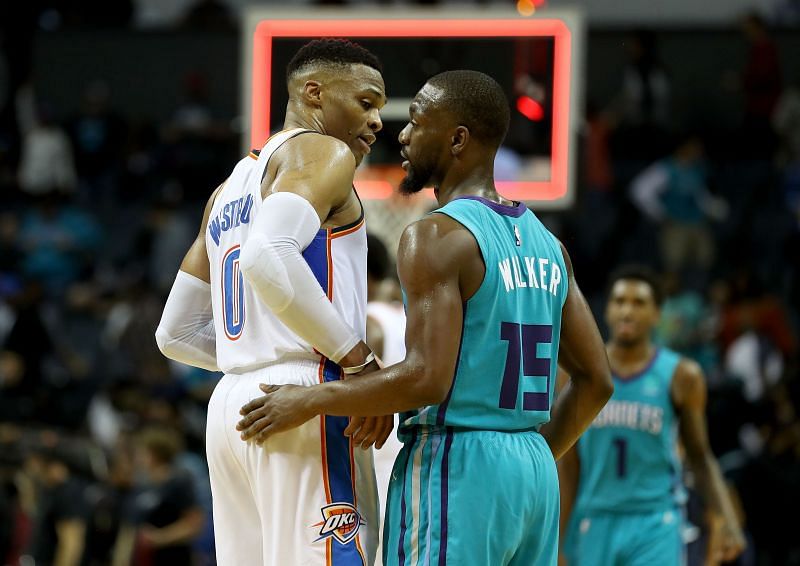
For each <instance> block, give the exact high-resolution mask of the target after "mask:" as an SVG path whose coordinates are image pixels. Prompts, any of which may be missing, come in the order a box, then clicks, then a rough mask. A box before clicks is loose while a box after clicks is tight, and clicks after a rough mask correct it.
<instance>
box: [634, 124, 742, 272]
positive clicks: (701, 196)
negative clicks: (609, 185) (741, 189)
mask: <svg viewBox="0 0 800 566" xmlns="http://www.w3.org/2000/svg"><path fill="white" fill-rule="evenodd" d="M706 178H707V169H706V162H705V149H704V146H703V142H702V141H701V140H700V139H699V138H698V137H696V136H688V137H686V138H684V139H683V140H682V141H681V143H680V144H679V145H678V147H677V148H676V149H675V151H674V152H673V153H672V154H671V155H670V156H669V157H667V158H665V159H662V160H659V161H657V162H656V163H654V164H653V165H651V166H650V167H648V168H647V169H645V170H644V171H643V172H641V173H640V174H639V175H637V176H636V177H635V178H634V179H633V181H632V182H631V187H630V191H631V199H632V200H633V202H634V203H635V204H636V206H637V207H638V208H639V209H640V210H641V212H643V213H644V214H645V215H646V216H647V217H649V218H650V219H651V220H652V221H653V222H655V223H656V224H658V225H659V239H660V243H661V254H662V259H663V260H664V264H665V267H666V269H667V271H669V272H672V273H678V274H681V275H682V276H685V271H686V270H687V269H692V270H693V271H692V274H693V275H694V276H695V279H697V278H698V277H702V275H698V274H707V272H708V269H709V268H710V267H711V264H712V262H713V261H714V238H713V235H712V232H711V227H710V225H709V221H710V220H711V219H720V218H722V217H723V216H724V215H725V213H726V210H727V207H726V204H725V202H724V201H722V200H721V199H719V198H716V197H714V196H712V194H711V193H710V192H709V190H708V187H707V182H706ZM704 282H705V281H701V282H699V283H704ZM695 283H698V282H695Z"/></svg>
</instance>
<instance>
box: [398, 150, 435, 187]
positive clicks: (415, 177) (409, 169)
mask: <svg viewBox="0 0 800 566" xmlns="http://www.w3.org/2000/svg"><path fill="white" fill-rule="evenodd" d="M400 156H401V157H402V158H403V160H404V161H403V164H402V167H403V170H404V171H405V172H406V176H405V177H403V180H402V181H400V187H399V190H400V193H401V194H404V195H413V194H416V193H418V192H420V191H421V190H422V189H424V188H425V187H427V186H429V185H430V180H431V178H432V177H433V167H430V166H426V165H424V164H419V163H418V162H415V161H411V159H409V157H408V154H407V152H406V150H405V149H403V150H402V151H401V152H400Z"/></svg>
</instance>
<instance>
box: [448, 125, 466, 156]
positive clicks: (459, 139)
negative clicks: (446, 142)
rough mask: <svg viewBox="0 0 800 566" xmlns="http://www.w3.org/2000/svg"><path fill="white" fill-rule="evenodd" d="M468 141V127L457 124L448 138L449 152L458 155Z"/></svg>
mask: <svg viewBox="0 0 800 566" xmlns="http://www.w3.org/2000/svg"><path fill="white" fill-rule="evenodd" d="M467 143H469V128H467V127H466V126H458V127H456V129H455V131H454V132H453V136H452V137H451V138H450V153H451V154H453V155H454V156H456V155H459V154H460V153H461V152H462V151H464V148H465V147H467Z"/></svg>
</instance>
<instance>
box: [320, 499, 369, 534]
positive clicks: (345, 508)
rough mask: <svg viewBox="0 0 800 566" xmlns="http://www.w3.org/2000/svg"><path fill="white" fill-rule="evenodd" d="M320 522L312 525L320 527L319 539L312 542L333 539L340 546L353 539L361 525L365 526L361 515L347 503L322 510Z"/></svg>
mask: <svg viewBox="0 0 800 566" xmlns="http://www.w3.org/2000/svg"><path fill="white" fill-rule="evenodd" d="M320 511H321V512H322V519H323V520H322V521H321V522H319V523H316V524H314V525H312V526H313V527H321V528H320V530H319V538H318V539H317V540H315V541H314V542H318V541H321V540H324V539H326V538H330V537H333V538H335V539H336V540H338V541H339V542H340V543H342V544H347V543H348V542H350V541H351V540H353V539H354V538H355V536H356V535H357V534H358V530H359V529H360V528H361V525H365V524H366V521H364V519H363V517H361V514H360V513H359V512H358V510H357V509H356V508H355V507H353V506H352V505H350V504H349V503H331V504H330V505H326V506H325V507H323V508H322V509H320Z"/></svg>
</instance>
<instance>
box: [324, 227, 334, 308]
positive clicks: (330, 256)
mask: <svg viewBox="0 0 800 566" xmlns="http://www.w3.org/2000/svg"><path fill="white" fill-rule="evenodd" d="M331 232H332V230H331V229H330V228H328V238H327V241H326V246H327V250H326V254H325V255H327V256H328V300H329V301H330V302H333V254H332V253H331V241H332V240H333V238H332V237H331Z"/></svg>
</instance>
